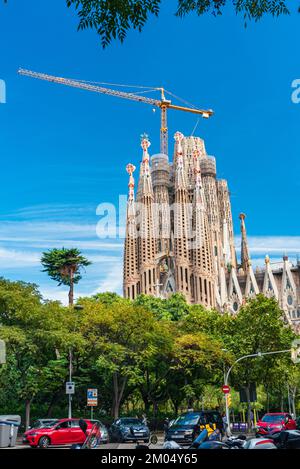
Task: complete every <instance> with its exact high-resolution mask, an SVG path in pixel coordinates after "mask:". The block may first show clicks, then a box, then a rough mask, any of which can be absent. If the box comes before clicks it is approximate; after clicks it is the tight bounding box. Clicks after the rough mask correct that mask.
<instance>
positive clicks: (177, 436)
mask: <svg viewBox="0 0 300 469" xmlns="http://www.w3.org/2000/svg"><path fill="white" fill-rule="evenodd" d="M173 438H184V435H173Z"/></svg>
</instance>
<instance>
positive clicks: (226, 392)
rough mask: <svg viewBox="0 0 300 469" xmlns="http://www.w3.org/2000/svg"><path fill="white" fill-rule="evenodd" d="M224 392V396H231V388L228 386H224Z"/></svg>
mask: <svg viewBox="0 0 300 469" xmlns="http://www.w3.org/2000/svg"><path fill="white" fill-rule="evenodd" d="M222 391H223V393H224V394H229V393H230V387H229V386H227V384H224V385H223V386H222Z"/></svg>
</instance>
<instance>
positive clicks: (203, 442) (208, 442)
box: [163, 429, 276, 450]
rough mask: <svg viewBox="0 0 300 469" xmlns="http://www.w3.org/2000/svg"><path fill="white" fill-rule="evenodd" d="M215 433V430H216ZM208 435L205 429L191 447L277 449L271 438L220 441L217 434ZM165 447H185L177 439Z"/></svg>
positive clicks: (243, 438)
mask: <svg viewBox="0 0 300 469" xmlns="http://www.w3.org/2000/svg"><path fill="white" fill-rule="evenodd" d="M214 433H215V432H214ZM214 433H212V434H211V435H210V436H208V432H207V430H206V429H205V430H203V431H202V432H201V433H200V435H199V436H198V437H197V438H196V439H195V440H194V441H193V443H192V445H191V446H190V447H189V449H196V450H202V449H276V445H275V443H274V442H273V440H272V439H270V438H250V439H249V440H247V438H246V436H245V435H239V436H237V437H230V438H228V439H227V440H226V441H220V440H219V438H218V437H217V435H214ZM163 449H174V450H175V449H176V450H178V449H183V448H182V447H181V446H180V445H178V443H176V442H175V441H166V442H165V444H164V446H163Z"/></svg>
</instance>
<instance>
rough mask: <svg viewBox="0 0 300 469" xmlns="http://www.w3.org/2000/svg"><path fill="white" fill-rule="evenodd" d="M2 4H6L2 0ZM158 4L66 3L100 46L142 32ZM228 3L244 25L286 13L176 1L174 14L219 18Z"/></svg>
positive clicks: (140, 0)
mask: <svg viewBox="0 0 300 469" xmlns="http://www.w3.org/2000/svg"><path fill="white" fill-rule="evenodd" d="M4 3H9V2H8V0H4ZM162 3H163V0H66V4H67V6H68V7H73V8H75V10H76V11H77V14H78V17H79V25H78V29H79V30H83V29H87V28H91V29H94V30H95V31H96V32H97V34H98V35H99V36H100V39H101V43H102V46H103V47H106V46H108V45H109V44H110V43H111V41H112V40H113V39H118V40H119V41H121V42H123V41H124V39H125V38H126V35H127V32H128V31H129V30H130V29H135V30H138V31H142V29H143V27H144V26H145V24H146V23H147V21H148V19H149V17H150V16H151V15H152V16H158V15H159V12H160V7H161V5H162ZM165 3H166V1H165ZM229 4H231V5H232V8H233V10H234V11H235V12H236V13H237V14H241V15H243V18H244V22H245V25H246V23H247V21H249V20H255V21H257V20H259V19H260V18H261V17H262V16H264V15H267V14H269V15H271V16H274V17H277V16H280V15H287V14H289V13H290V12H289V9H288V6H287V0H177V8H176V10H175V15H176V16H177V17H181V18H182V17H184V16H186V15H188V14H190V13H195V14H196V15H198V16H201V15H203V14H206V13H211V14H212V15H214V16H219V15H222V13H223V11H224V9H225V7H226V6H227V5H229Z"/></svg>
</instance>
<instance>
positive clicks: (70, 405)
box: [68, 348, 72, 419]
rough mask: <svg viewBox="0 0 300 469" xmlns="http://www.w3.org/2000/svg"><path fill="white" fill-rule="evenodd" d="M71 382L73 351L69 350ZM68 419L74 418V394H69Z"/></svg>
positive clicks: (70, 376)
mask: <svg viewBox="0 0 300 469" xmlns="http://www.w3.org/2000/svg"><path fill="white" fill-rule="evenodd" d="M69 382H70V383H71V382H72V349H71V348H70V350H69ZM68 418H69V419H71V418H72V394H69V412H68Z"/></svg>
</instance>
